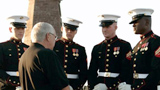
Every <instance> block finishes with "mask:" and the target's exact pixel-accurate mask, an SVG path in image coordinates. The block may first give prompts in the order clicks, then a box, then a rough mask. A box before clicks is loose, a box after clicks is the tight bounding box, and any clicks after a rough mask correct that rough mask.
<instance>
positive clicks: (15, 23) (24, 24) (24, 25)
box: [11, 22, 26, 28]
mask: <svg viewBox="0 0 160 90" xmlns="http://www.w3.org/2000/svg"><path fill="white" fill-rule="evenodd" d="M11 24H12V25H13V26H14V27H17V28H26V23H19V22H11Z"/></svg>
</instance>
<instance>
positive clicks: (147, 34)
mask: <svg viewBox="0 0 160 90" xmlns="http://www.w3.org/2000/svg"><path fill="white" fill-rule="evenodd" d="M152 34H153V32H152V31H149V32H148V33H146V34H144V35H142V36H140V38H141V39H144V38H146V37H148V36H150V35H152Z"/></svg>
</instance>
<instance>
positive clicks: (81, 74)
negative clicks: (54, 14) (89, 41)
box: [54, 18, 87, 90]
mask: <svg viewBox="0 0 160 90" xmlns="http://www.w3.org/2000/svg"><path fill="white" fill-rule="evenodd" d="M79 23H80V21H77V20H75V19H72V18H67V20H63V24H64V27H65V28H67V29H70V30H77V28H78V25H79ZM54 51H55V52H56V53H57V55H58V56H59V58H60V62H61V64H62V66H63V67H64V72H65V73H66V76H67V78H68V80H69V84H70V86H71V87H72V88H73V89H74V90H81V89H82V87H83V85H84V84H85V82H86V80H87V55H86V51H85V47H83V46H81V45H79V44H77V43H76V42H74V41H73V40H66V39H65V38H63V37H62V38H61V39H59V40H57V41H56V44H55V47H54Z"/></svg>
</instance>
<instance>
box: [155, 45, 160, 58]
mask: <svg viewBox="0 0 160 90" xmlns="http://www.w3.org/2000/svg"><path fill="white" fill-rule="evenodd" d="M154 55H155V56H156V57H158V58H160V46H159V47H158V49H157V50H156V51H155V53H154Z"/></svg>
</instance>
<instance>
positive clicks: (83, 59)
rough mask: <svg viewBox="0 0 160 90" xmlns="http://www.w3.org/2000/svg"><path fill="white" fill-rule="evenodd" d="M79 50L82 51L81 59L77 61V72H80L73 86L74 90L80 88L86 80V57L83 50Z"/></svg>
mask: <svg viewBox="0 0 160 90" xmlns="http://www.w3.org/2000/svg"><path fill="white" fill-rule="evenodd" d="M81 50H82V52H81V58H80V61H79V70H80V72H79V78H78V79H77V81H76V82H75V83H74V85H73V86H75V87H73V88H74V89H78V88H82V87H83V85H84V84H85V82H86V80H87V55H86V51H85V48H82V49H81Z"/></svg>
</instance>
